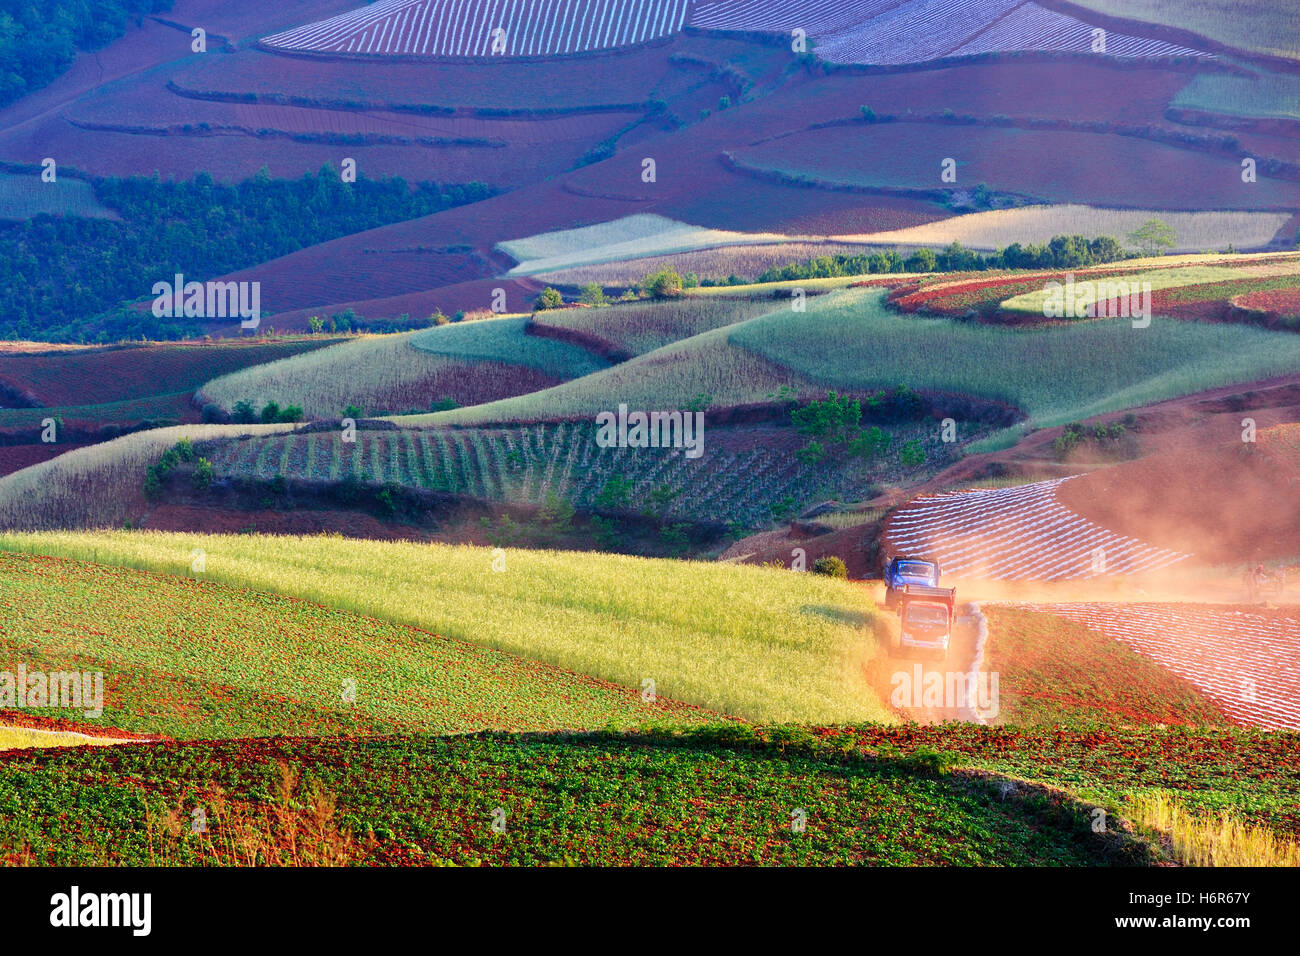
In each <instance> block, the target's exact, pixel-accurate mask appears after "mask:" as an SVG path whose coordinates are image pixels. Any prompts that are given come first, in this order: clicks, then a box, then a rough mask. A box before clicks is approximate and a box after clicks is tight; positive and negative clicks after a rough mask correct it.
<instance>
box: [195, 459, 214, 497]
mask: <svg viewBox="0 0 1300 956" xmlns="http://www.w3.org/2000/svg"><path fill="white" fill-rule="evenodd" d="M213 474H214V472H213V468H212V462H210V461H208V460H207V459H206V458H200V459H199V460H198V461H197V462H195V463H194V475H193V476H192V477H191V479H190V480H191V481H192V482H193V483H194V490H195V491H197V492H198V493H199V494H203V492H205V491H207V490H208V489H209V488H211V487H212V478H213Z"/></svg>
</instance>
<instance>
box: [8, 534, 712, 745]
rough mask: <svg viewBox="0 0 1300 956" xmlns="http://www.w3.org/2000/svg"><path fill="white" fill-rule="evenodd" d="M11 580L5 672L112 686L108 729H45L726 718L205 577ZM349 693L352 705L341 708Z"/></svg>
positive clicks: (254, 729) (291, 730)
mask: <svg viewBox="0 0 1300 956" xmlns="http://www.w3.org/2000/svg"><path fill="white" fill-rule="evenodd" d="M0 572H2V573H0V631H3V633H4V636H5V643H6V653H7V655H8V657H7V666H9V667H11V668H12V667H13V666H14V664H15V663H16V662H23V663H25V664H26V665H27V668H28V670H29V671H33V672H34V671H45V672H53V671H58V670H65V669H68V670H71V669H77V670H82V671H92V672H101V673H103V675H104V714H103V716H102V717H99V718H86V720H85V721H81V714H80V713H72V714H69V713H68V712H66V711H62V710H60V709H59V708H57V707H55V708H46V709H41V710H34V711H25V712H24V713H28V714H30V715H32V716H37V717H43V718H45V719H69V718H73V719H75V720H77V721H78V722H79V723H85V724H86V725H88V726H94V725H97V724H99V725H103V726H105V727H112V728H117V729H121V730H127V731H132V732H136V733H143V734H150V735H155V736H156V735H165V736H168V737H173V738H176V739H180V740H187V739H188V740H193V739H216V738H222V737H248V736H271V735H276V734H287V735H299V734H305V735H317V734H319V735H329V734H368V733H370V734H373V733H401V732H406V733H415V732H418V733H464V732H467V731H475V730H487V729H501V730H505V729H511V730H547V729H560V728H576V727H588V728H593V729H594V728H597V727H606V726H608V725H610V724H613V725H615V726H624V727H636V726H652V725H656V724H661V725H670V724H672V725H675V724H678V723H688V724H690V723H708V722H712V721H715V720H717V717H716V716H715V715H713V714H710V713H709V712H707V711H702V710H699V709H697V708H691V707H685V706H682V705H680V704H676V703H674V702H671V701H668V700H664V701H655V702H645V701H642V700H641V699H640V695H639V694H638V693H637V692H636V691H634V690H632V689H629V688H624V687H616V686H614V685H611V684H607V683H604V682H602V681H597V680H593V679H592V678H589V677H583V676H581V675H579V674H573V673H570V672H567V671H563V670H560V669H559V668H555V667H548V666H546V665H543V664H538V663H536V662H534V661H530V660H527V659H525V658H520V657H516V656H514V655H512V654H505V653H502V652H500V651H494V650H491V649H489V648H483V647H476V646H474V645H472V644H464V643H461V642H459V641H453V640H448V639H446V638H443V637H440V636H438V635H437V634H433V633H429V632H428V631H425V630H421V629H419V628H413V627H402V626H398V625H393V624H388V623H385V622H382V621H377V620H374V619H373V618H367V617H364V616H362V615H359V614H350V613H347V612H343V611H339V610H336V609H331V608H327V607H322V606H320V605H317V604H312V603H308V602H305V601H295V600H291V599H288V598H283V597H277V596H274V595H270V594H265V593H261V592H258V591H249V590H244V589H241V588H234V587H226V586H223V585H220V584H213V583H209V582H205V581H202V580H201V575H196V576H192V577H179V576H172V575H159V574H149V573H145V572H142V571H133V570H128V569H122V568H109V567H103V566H100V565H94V564H83V563H80V562H74V561H61V560H55V559H50V558H41V557H33V556H29V555H19V554H10V553H0ZM92 620H93V621H94V626H93V627H90V626H88V625H87V624H86V623H85V622H88V621H92ZM178 642H182V643H183V645H184V648H185V650H184V653H183V654H182V655H180V656H177V653H176V652H177V644H178ZM348 681H351V682H352V686H353V687H354V688H355V691H356V693H355V695H347V696H345V694H344V690H345V689H346V686H347V685H346V682H348Z"/></svg>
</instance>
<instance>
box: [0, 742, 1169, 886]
mask: <svg viewBox="0 0 1300 956" xmlns="http://www.w3.org/2000/svg"><path fill="white" fill-rule="evenodd" d="M778 731H779V729H777V730H773V731H771V732H769V735H768V737H767V738H766V739H764V738H759V737H755V736H753V735H751V736H750V737H749V738H748V741H749V742H747V743H746V742H743V741H745V740H746V738H744V737H741V736H740V735H737V734H735V733H727V732H719V731H702V732H698V733H695V734H689V733H688V734H672V735H669V734H645V735H635V736H615V735H612V734H598V735H590V736H584V737H579V738H575V737H571V736H569V735H561V736H545V735H530V736H524V737H520V736H514V737H504V736H500V735H480V736H465V737H452V738H432V739H429V738H399V739H392V740H382V741H356V740H353V741H348V740H332V741H304V740H299V741H293V740H285V741H265V742H249V741H231V742H228V743H219V744H203V745H188V746H187V745H181V746H164V747H153V748H148V749H146V748H143V747H133V746H124V747H113V748H104V749H101V750H98V751H95V752H91V753H88V752H77V753H72V754H69V753H68V752H66V751H62V752H60V751H43V752H35V753H23V754H16V755H12V756H10V757H9V758H8V759H6V760H5V761H3V763H0V861H2V862H7V863H15V862H20V863H28V864H31V863H42V864H59V865H69V864H86V863H99V864H102V863H108V862H112V863H116V864H136V865H149V864H155V865H156V864H174V865H175V864H179V865H187V864H188V865H195V864H199V863H202V864H205V865H214V864H216V865H231V864H237V863H244V864H248V863H251V862H258V863H290V864H292V863H299V864H319V863H327V862H328V863H335V864H346V863H353V864H355V863H369V864H388V865H394V864H404V865H418V864H424V865H428V864H439V863H441V864H461V865H466V864H480V863H481V864H489V865H511V864H513V865H525V866H536V865H541V864H556V863H559V864H577V865H605V866H609V865H627V864H632V865H668V864H679V865H680V864H693V865H750V866H752V865H759V864H763V865H774V864H775V865H814V864H820V865H830V864H839V865H889V864H892V865H936V864H956V865H968V866H975V865H997V866H1012V865H1038V866H1043V865H1106V864H1114V863H1125V864H1137V863H1144V862H1148V861H1150V860H1151V859H1152V858H1153V857H1154V855H1155V854H1154V852H1153V851H1152V849H1151V848H1150V846H1149V845H1148V844H1146V843H1144V842H1141V841H1138V840H1114V839H1108V838H1105V837H1103V836H1099V835H1097V834H1094V833H1092V832H1091V828H1090V825H1089V817H1088V816H1087V812H1086V808H1085V807H1083V806H1082V805H1080V804H1078V803H1074V802H1072V801H1070V800H1068V799H1066V800H1055V801H1054V800H1050V799H1046V798H1044V797H1043V796H1042V795H1041V793H1030V794H1025V795H1020V794H1016V795H1012V796H1010V797H1008V796H1007V795H1006V794H1003V793H1001V792H1000V791H999V789H998V787H997V784H996V783H995V782H992V781H981V780H977V779H972V778H970V777H966V776H963V775H957V774H949V775H945V774H942V773H936V772H931V771H929V770H927V769H926V768H925V766H924V765H923V764H921V763H919V762H915V761H909V760H907V759H891V758H887V757H877V756H873V755H867V754H863V755H858V754H846V753H844V752H840V751H834V750H831V749H830V748H825V747H818V746H814V745H813V744H812V743H799V744H790V743H786V742H784V741H785V740H786V739H787V737H783V736H782V735H781V734H780V733H779V732H778ZM796 734H798V732H796ZM787 736H788V735H787ZM801 736H802V738H804V739H807V740H809V741H811V737H810V735H808V734H807V733H802V734H801ZM732 740H739V741H742V742H740V743H730V741H732ZM290 767H291V768H293V769H292V770H290V769H287V768H290ZM299 774H300V776H299ZM196 808H202V809H203V810H204V812H205V816H206V818H207V821H208V827H207V833H205V834H203V835H199V834H195V833H193V832H192V829H191V828H190V827H189V826H188V825H187V824H188V821H189V819H190V817H191V815H192V813H193V812H194V810H195V809H196ZM299 808H301V809H299ZM800 817H802V819H803V820H804V821H806V825H805V826H804V828H802V830H801V831H796V829H795V828H794V827H793V826H792V823H793V822H794V820H795V819H796V818H800ZM494 823H495V824H497V826H496V827H495V828H494ZM312 824H314V825H312ZM37 834H39V837H37Z"/></svg>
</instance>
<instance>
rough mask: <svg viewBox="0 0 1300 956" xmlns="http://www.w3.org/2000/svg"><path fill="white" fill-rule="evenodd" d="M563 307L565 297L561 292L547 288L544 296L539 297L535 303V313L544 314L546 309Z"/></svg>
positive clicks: (543, 291)
mask: <svg viewBox="0 0 1300 956" xmlns="http://www.w3.org/2000/svg"><path fill="white" fill-rule="evenodd" d="M563 305H564V296H562V295H561V294H560V290H559V289H552V288H551V287H550V286H547V287H546V288H545V289H543V290H542V294H541V295H539V296H538V297H537V301H536V302H534V303H533V311H534V312H542V311H545V310H546V309H558V308H561V307H562V306H563Z"/></svg>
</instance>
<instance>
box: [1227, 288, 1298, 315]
mask: <svg viewBox="0 0 1300 956" xmlns="http://www.w3.org/2000/svg"><path fill="white" fill-rule="evenodd" d="M1233 301H1234V302H1235V304H1237V305H1240V306H1243V307H1244V308H1247V309H1262V310H1264V311H1265V312H1276V313H1277V314H1278V315H1300V288H1296V289H1274V290H1272V291H1268V292H1250V293H1247V294H1246V295H1242V296H1238V297H1237V298H1236V299H1235V300H1233Z"/></svg>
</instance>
